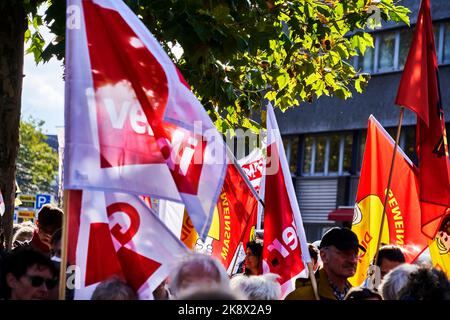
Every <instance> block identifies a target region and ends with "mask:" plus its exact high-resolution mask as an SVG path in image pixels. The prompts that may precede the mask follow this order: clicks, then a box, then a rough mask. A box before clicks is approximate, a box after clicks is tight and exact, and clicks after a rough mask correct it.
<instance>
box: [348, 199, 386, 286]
mask: <svg viewBox="0 0 450 320" xmlns="http://www.w3.org/2000/svg"><path fill="white" fill-rule="evenodd" d="M382 214H383V203H382V202H381V199H380V198H379V197H378V196H375V195H369V196H367V197H366V198H364V199H362V200H361V201H360V202H358V203H357V204H356V205H355V215H354V217H353V225H352V231H353V232H354V233H355V234H356V235H357V236H358V239H359V240H360V243H361V245H362V246H363V247H364V248H366V252H362V253H361V254H360V255H359V257H358V260H359V261H358V266H357V267H356V273H355V275H354V276H353V277H351V278H349V281H350V283H351V284H352V285H353V286H359V285H361V284H362V283H363V282H364V280H365V279H366V277H367V274H366V273H367V269H368V268H369V265H370V263H371V262H372V260H373V258H374V257H375V253H376V251H377V241H378V236H379V233H380V226H381V215H382ZM381 243H389V225H388V223H387V222H386V221H385V223H384V225H383V233H382V237H381Z"/></svg>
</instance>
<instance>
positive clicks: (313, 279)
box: [306, 261, 320, 300]
mask: <svg viewBox="0 0 450 320" xmlns="http://www.w3.org/2000/svg"><path fill="white" fill-rule="evenodd" d="M306 265H307V266H308V274H309V278H310V279H311V285H312V288H313V291H314V297H315V298H316V300H320V297H319V290H318V288H317V281H316V276H315V275H314V268H313V265H312V262H311V261H310V262H307V263H306Z"/></svg>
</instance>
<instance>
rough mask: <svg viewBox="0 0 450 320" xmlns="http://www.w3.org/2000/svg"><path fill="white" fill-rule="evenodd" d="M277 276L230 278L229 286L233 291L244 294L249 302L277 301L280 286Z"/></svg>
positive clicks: (272, 274) (239, 276) (237, 276)
mask: <svg viewBox="0 0 450 320" xmlns="http://www.w3.org/2000/svg"><path fill="white" fill-rule="evenodd" d="M278 278H279V275H277V274H274V273H266V274H262V275H258V276H245V275H236V276H234V277H233V278H231V281H230V285H231V288H232V289H233V290H235V291H238V292H240V293H242V294H244V295H245V296H246V297H247V298H248V299H249V300H279V299H280V298H281V286H280V284H279V283H278V281H277V279H278Z"/></svg>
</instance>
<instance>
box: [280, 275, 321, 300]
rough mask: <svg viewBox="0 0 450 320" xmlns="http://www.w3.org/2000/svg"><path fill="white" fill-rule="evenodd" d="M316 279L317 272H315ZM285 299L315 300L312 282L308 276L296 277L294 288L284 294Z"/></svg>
mask: <svg viewBox="0 0 450 320" xmlns="http://www.w3.org/2000/svg"><path fill="white" fill-rule="evenodd" d="M315 276H316V280H318V275H317V273H316V274H315ZM286 300H315V297H314V291H313V288H312V282H311V279H310V278H298V279H296V280H295V290H294V291H292V292H291V293H289V294H288V295H287V296H286Z"/></svg>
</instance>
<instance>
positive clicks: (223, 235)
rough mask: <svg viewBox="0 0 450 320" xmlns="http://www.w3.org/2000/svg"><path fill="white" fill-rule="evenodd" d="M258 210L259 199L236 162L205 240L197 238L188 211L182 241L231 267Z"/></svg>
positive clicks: (229, 166)
mask: <svg viewBox="0 0 450 320" xmlns="http://www.w3.org/2000/svg"><path fill="white" fill-rule="evenodd" d="M257 209H258V200H257V199H256V198H255V196H254V195H253V193H252V191H251V190H250V188H249V186H248V185H247V183H246V182H245V180H244V178H243V177H242V176H241V174H240V172H239V171H238V169H237V168H236V167H235V165H234V164H229V165H228V169H227V175H226V177H225V182H224V184H223V187H222V191H221V193H220V196H219V201H218V202H217V205H216V207H215V209H214V216H213V219H212V224H211V228H210V229H209V232H208V235H207V237H206V239H205V240H204V241H202V240H201V239H200V238H199V237H198V234H197V232H196V231H195V229H194V226H193V224H192V222H191V220H190V219H189V216H188V214H187V212H186V211H185V214H184V219H183V226H182V228H181V240H182V241H183V242H184V243H185V244H186V246H187V247H188V248H191V249H194V250H195V251H196V252H200V253H204V254H208V255H211V256H213V257H216V258H217V259H219V260H220V261H221V262H222V264H223V265H224V267H225V269H228V268H229V266H230V264H231V262H232V260H233V257H234V254H235V253H236V250H237V249H238V246H239V244H240V242H241V241H242V240H243V237H244V233H245V232H246V230H247V225H248V224H249V223H250V222H251V221H252V217H255V216H256V211H257Z"/></svg>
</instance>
